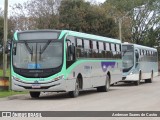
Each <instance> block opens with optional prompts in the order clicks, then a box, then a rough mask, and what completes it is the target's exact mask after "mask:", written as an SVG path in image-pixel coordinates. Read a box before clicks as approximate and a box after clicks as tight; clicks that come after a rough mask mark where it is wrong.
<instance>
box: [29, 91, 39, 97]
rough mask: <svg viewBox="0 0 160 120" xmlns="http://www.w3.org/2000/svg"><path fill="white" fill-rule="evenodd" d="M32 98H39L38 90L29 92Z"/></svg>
mask: <svg viewBox="0 0 160 120" xmlns="http://www.w3.org/2000/svg"><path fill="white" fill-rule="evenodd" d="M29 93H30V96H31V97H32V98H39V96H40V92H29Z"/></svg>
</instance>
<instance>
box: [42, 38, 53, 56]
mask: <svg viewBox="0 0 160 120" xmlns="http://www.w3.org/2000/svg"><path fill="white" fill-rule="evenodd" d="M51 42H52V40H49V41H48V42H47V43H46V44H45V46H44V47H43V48H42V49H41V47H40V54H42V53H43V52H44V51H45V50H46V49H47V47H48V45H49V44H50V43H51Z"/></svg>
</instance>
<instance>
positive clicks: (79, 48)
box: [76, 38, 84, 58]
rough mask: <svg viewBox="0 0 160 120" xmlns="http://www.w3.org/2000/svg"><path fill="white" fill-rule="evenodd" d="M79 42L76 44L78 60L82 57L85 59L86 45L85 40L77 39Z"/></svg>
mask: <svg viewBox="0 0 160 120" xmlns="http://www.w3.org/2000/svg"><path fill="white" fill-rule="evenodd" d="M76 40H77V42H76V43H77V44H76V46H77V47H76V56H77V58H81V57H84V55H83V54H84V53H83V48H84V46H83V45H84V43H83V40H82V39H80V38H77V39H76Z"/></svg>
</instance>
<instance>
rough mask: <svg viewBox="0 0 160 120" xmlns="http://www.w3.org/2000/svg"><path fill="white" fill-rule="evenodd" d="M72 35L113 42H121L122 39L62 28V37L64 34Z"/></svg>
mask: <svg viewBox="0 0 160 120" xmlns="http://www.w3.org/2000/svg"><path fill="white" fill-rule="evenodd" d="M66 33H67V34H68V35H72V36H75V37H82V38H86V39H93V40H99V41H108V42H113V43H121V41H120V40H118V39H113V38H108V37H103V36H98V35H93V34H87V33H82V32H76V31H71V30H62V32H61V36H60V38H62V36H64V34H66Z"/></svg>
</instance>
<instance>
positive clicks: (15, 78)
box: [12, 76, 21, 81]
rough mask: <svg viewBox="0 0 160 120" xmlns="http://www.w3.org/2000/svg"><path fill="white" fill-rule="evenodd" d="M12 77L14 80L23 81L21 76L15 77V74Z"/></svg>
mask: <svg viewBox="0 0 160 120" xmlns="http://www.w3.org/2000/svg"><path fill="white" fill-rule="evenodd" d="M12 79H13V80H16V81H21V79H19V78H17V77H14V76H12Z"/></svg>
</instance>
